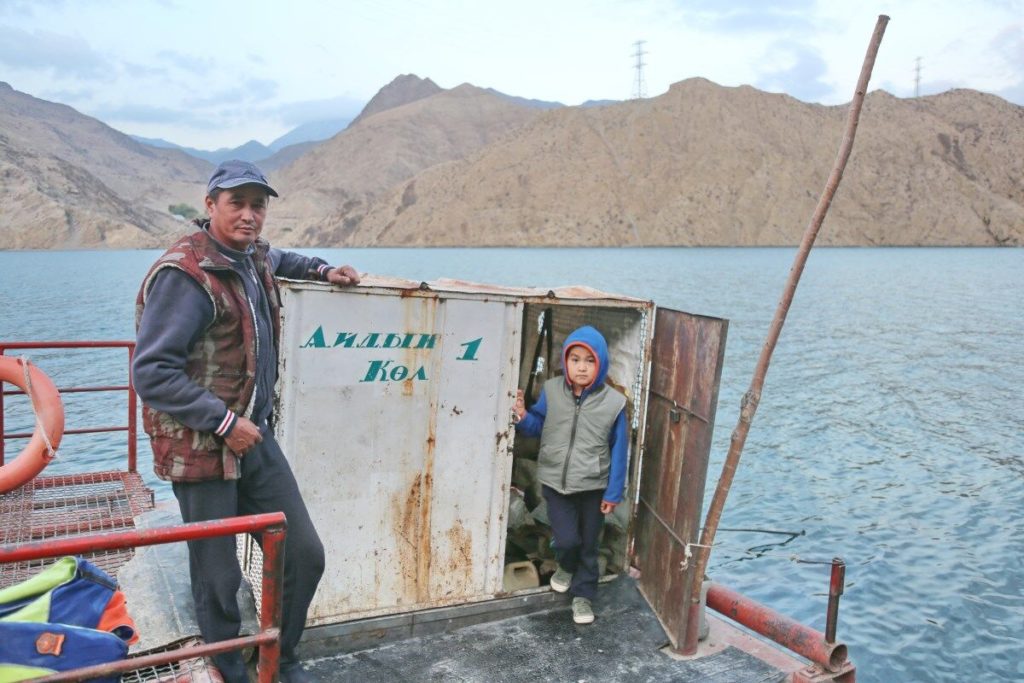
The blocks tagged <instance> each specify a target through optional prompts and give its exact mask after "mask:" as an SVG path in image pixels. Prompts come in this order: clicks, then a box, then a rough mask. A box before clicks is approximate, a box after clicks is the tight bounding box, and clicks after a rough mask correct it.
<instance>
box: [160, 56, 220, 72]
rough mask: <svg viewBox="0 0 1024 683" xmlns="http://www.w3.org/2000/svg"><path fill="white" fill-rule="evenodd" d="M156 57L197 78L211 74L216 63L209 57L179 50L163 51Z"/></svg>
mask: <svg viewBox="0 0 1024 683" xmlns="http://www.w3.org/2000/svg"><path fill="white" fill-rule="evenodd" d="M156 57H157V59H159V60H160V61H162V62H165V63H167V64H169V65H171V66H173V67H175V68H178V69H181V70H182V71H187V72H189V73H192V74H196V75H197V76H205V75H207V74H209V73H210V71H212V70H213V65H214V61H213V60H212V59H210V58H209V57H205V56H203V57H196V56H194V55H187V54H185V53H184V52H178V51H177V50H161V51H160V52H157V53H156Z"/></svg>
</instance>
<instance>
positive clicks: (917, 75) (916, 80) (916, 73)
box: [914, 57, 921, 97]
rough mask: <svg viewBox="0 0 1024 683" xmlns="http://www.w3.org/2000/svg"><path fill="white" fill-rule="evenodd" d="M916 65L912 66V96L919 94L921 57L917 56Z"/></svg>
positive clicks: (918, 95)
mask: <svg viewBox="0 0 1024 683" xmlns="http://www.w3.org/2000/svg"><path fill="white" fill-rule="evenodd" d="M916 61H917V66H915V67H914V97H920V96H921V58H920V57H918V58H917V60H916Z"/></svg>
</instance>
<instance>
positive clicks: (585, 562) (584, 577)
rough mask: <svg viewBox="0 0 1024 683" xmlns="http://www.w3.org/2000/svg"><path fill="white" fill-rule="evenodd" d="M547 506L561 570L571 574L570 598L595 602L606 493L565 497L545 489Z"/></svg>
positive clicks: (571, 494) (543, 491) (572, 494)
mask: <svg viewBox="0 0 1024 683" xmlns="http://www.w3.org/2000/svg"><path fill="white" fill-rule="evenodd" d="M541 492H542V493H543V495H544V500H546V501H547V504H548V520H549V521H550V522H551V530H552V531H553V532H554V534H555V557H556V558H557V559H558V564H559V566H561V567H562V569H564V570H565V571H567V572H572V583H571V584H570V585H569V594H570V595H572V596H574V597H577V598H586V599H587V600H593V599H594V598H595V597H596V596H597V580H598V579H599V578H600V577H599V576H598V565H597V556H598V553H597V550H598V538H599V537H600V535H601V525H602V524H604V515H602V514H601V498H602V496H603V495H604V491H603V490H597V491H583V492H581V493H570V494H568V495H563V494H561V493H559V492H558V491H555V490H554V489H552V488H550V487H548V486H543V487H542V488H541Z"/></svg>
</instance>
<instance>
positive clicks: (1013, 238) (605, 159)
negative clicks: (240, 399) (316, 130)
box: [332, 79, 1024, 246]
mask: <svg viewBox="0 0 1024 683" xmlns="http://www.w3.org/2000/svg"><path fill="white" fill-rule="evenodd" d="M846 113H847V106H845V105H844V106H836V107H825V106H821V105H814V104H806V103H803V102H800V101H797V100H795V99H793V98H790V97H788V96H785V95H775V94H769V93H765V92H761V91H758V90H755V89H754V88H750V87H739V88H724V87H720V86H718V85H715V84H713V83H711V82H709V81H706V80H703V79H692V80H688V81H684V82H682V83H677V84H675V85H673V86H672V87H671V89H670V90H669V92H667V93H666V94H664V95H662V96H660V97H655V98H651V99H646V100H641V101H631V102H625V103H620V104H614V105H608V106H604V107H595V108H582V107H571V108H564V109H556V110H551V111H547V112H545V113H544V114H543V115H541V116H538V117H536V118H535V119H534V120H532V121H531V122H529V123H528V124H527V125H525V126H522V127H520V128H518V129H516V130H514V131H511V132H510V133H509V134H508V135H506V136H505V137H504V138H502V139H501V140H499V141H497V142H495V143H492V144H490V145H488V146H486V147H483V148H481V149H480V150H478V151H477V152H475V153H474V154H472V155H470V156H469V157H467V158H465V159H461V160H458V161H455V162H452V163H448V164H443V165H438V166H435V167H432V168H429V169H427V170H425V171H423V172H422V173H419V174H417V175H416V176H415V177H414V178H411V179H409V180H407V181H405V182H404V183H401V184H400V185H399V186H398V187H395V188H393V189H392V190H391V192H390V193H389V195H388V196H387V197H384V198H381V199H379V200H378V201H376V202H375V203H374V205H373V206H372V207H371V208H370V210H369V211H368V212H367V214H366V216H365V217H364V218H363V219H362V220H361V222H360V224H359V225H358V228H357V229H355V230H353V231H351V232H350V233H341V234H337V235H334V236H333V237H334V240H332V242H341V243H346V244H352V245H381V244H387V245H431V246H441V245H452V246H455V245H460V246H461V245H481V246H482V245H531V246H539V245H550V246H570V245H583V244H589V245H594V246H618V245H642V246H653V245H794V244H797V243H798V242H799V239H800V236H801V234H802V233H803V230H804V228H805V227H806V224H807V222H808V220H809V219H810V217H811V215H812V213H813V210H814V207H815V204H816V203H817V200H818V197H819V196H820V194H821V191H822V188H823V187H824V184H825V181H826V179H827V177H828V174H829V172H830V170H831V167H832V164H833V162H834V159H835V154H836V150H837V148H838V146H839V142H840V140H841V137H842V133H843V127H844V123H845V118H846ZM1022 149H1024V108H1022V107H1019V106H1016V105H1013V104H1010V103H1008V102H1006V101H1004V100H1001V99H999V98H997V97H994V96H990V95H984V94H981V93H978V92H974V91H953V92H949V93H946V94H943V95H938V96H934V97H925V98H920V99H912V100H900V99H897V98H895V97H892V96H891V95H888V94H887V93H884V92H874V93H871V94H870V95H869V96H868V98H867V101H866V105H865V107H864V110H863V112H862V116H861V123H860V128H859V131H858V137H857V140H856V145H855V148H854V152H853V155H852V157H851V159H850V162H849V165H848V167H847V170H846V175H845V177H844V180H843V182H842V184H841V186H840V188H839V192H838V194H837V195H836V197H835V200H834V201H833V204H832V207H831V211H830V213H829V216H828V219H827V221H826V223H825V227H824V229H823V230H822V232H821V235H820V237H819V243H821V244H832V245H999V244H1005V245H1020V244H1022V243H1024V187H1022V185H1021V179H1022V178H1024V158H1022V157H1021V155H1020V153H1019V152H1020V150H1022Z"/></svg>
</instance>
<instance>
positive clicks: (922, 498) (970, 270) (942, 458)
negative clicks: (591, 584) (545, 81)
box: [0, 249, 1024, 682]
mask: <svg viewBox="0 0 1024 683" xmlns="http://www.w3.org/2000/svg"><path fill="white" fill-rule="evenodd" d="M307 253H319V254H320V255H323V256H324V257H325V258H328V259H330V260H332V261H335V262H342V261H343V262H349V263H352V264H354V265H356V266H357V267H358V268H359V269H360V270H363V271H369V272H373V273H378V274H388V275H397V276H401V277H406V278H410V279H422V280H427V279H435V278H438V277H456V278H463V279H469V280H477V281H485V282H495V283H499V284H516V285H536V286H543V287H552V286H558V285H563V284H585V285H590V286H593V287H596V288H598V289H604V290H606V291H612V292H618V293H623V294H630V295H634V296H639V297H645V298H651V299H654V300H655V301H656V302H657V303H658V304H659V305H662V306H668V307H672V308H678V309H682V310H685V311H689V312H693V313H701V314H706V315H712V316H717V317H723V318H728V319H729V320H730V328H729V338H728V346H727V350H726V360H725V370H724V372H723V375H722V389H721V392H720V396H719V408H718V417H717V423H716V424H717V429H716V434H715V440H714V448H713V451H714V452H713V460H712V464H711V468H710V470H709V478H710V480H711V483H710V484H709V487H711V488H713V486H714V481H715V480H716V479H717V475H718V472H719V471H720V468H721V461H722V458H723V457H724V454H725V452H726V450H727V448H728V440H729V439H728V437H729V433H730V432H731V430H732V428H733V426H734V425H735V423H736V419H737V415H738V412H739V401H740V397H741V396H742V394H743V393H744V392H745V391H746V389H747V387H748V386H749V383H750V376H751V373H752V372H753V368H754V365H755V364H756V362H757V356H758V354H759V352H760V348H761V344H762V343H763V340H764V336H765V333H766V332H767V328H768V323H769V322H770V320H771V318H772V315H773V314H774V310H775V306H776V303H777V301H778V298H779V296H780V293H781V291H782V286H783V283H784V282H785V278H786V276H787V273H788V271H789V267H790V264H791V262H792V258H793V254H794V250H793V249H594V250H588V249H564V250H533V249H436V250H425V249H424V250H405V249H359V250H348V251H345V252H341V251H339V250H317V251H316V252H312V251H311V252H307ZM157 254H158V252H155V251H117V252H0V301H2V302H3V307H2V311H0V339H3V340H6V341H19V340H35V339H42V340H59V339H70V340H83V339H130V338H131V337H132V335H133V306H134V299H135V293H136V289H137V287H138V284H139V281H140V279H141V277H142V275H143V274H144V273H145V272H146V270H147V268H148V267H149V265H150V263H151V262H152V261H153V259H154V258H155V257H156V256H157ZM1022 301H1024V250H1020V249H1017V250H1010V249H1006V250H998V249H816V250H815V251H814V253H813V254H812V255H811V258H810V260H809V261H808V265H807V269H806V271H805V272H804V276H803V281H802V282H801V285H800V289H799V290H798V292H797V296H796V299H795V301H794V304H793V307H792V309H791V311H790V315H789V320H788V321H787V324H786V328H785V329H784V331H783V333H782V337H781V340H780V343H779V346H778V348H777V350H776V352H775V356H774V359H773V363H772V366H771V369H770V371H769V373H768V377H767V381H766V384H765V387H764V391H763V394H762V399H761V405H760V408H759V411H758V413H757V416H756V418H755V420H754V424H753V427H752V429H751V432H750V436H749V438H748V440H747V445H746V450H745V452H744V455H743V461H742V462H741V464H740V468H739V472H738V474H737V477H736V480H735V482H734V484H733V487H732V493H731V495H730V499H729V502H728V505H727V506H726V510H725V514H724V516H723V519H722V527H726V528H742V529H761V530H766V531H767V530H775V531H778V530H782V531H793V532H803V535H800V536H797V537H795V538H792V539H791V540H790V541H789V542H788V543H786V544H785V545H771V544H777V543H780V542H782V541H784V540H785V539H786V538H788V537H785V536H778V535H773V534H767V533H760V532H729V531H721V532H720V533H719V536H718V541H719V543H720V546H719V547H718V548H716V550H715V552H714V554H713V556H712V560H711V566H710V574H711V575H712V578H715V579H717V580H719V581H721V582H722V583H725V584H726V585H729V586H731V587H734V588H736V589H738V590H740V591H742V592H744V593H747V594H749V595H751V596H752V597H754V598H755V599H757V600H760V601H762V602H764V603H766V604H768V605H770V606H772V607H774V608H775V609H778V610H779V611H781V612H783V613H786V614H789V615H791V616H793V617H794V618H796V619H798V620H800V621H802V622H804V623H806V624H809V625H811V626H813V627H815V628H818V629H823V628H824V620H825V617H824V615H825V605H826V599H827V598H826V594H827V584H828V568H827V567H826V566H824V565H822V564H814V563H810V562H815V561H827V560H829V559H831V558H832V557H833V556H840V557H843V558H844V559H845V560H846V562H847V565H848V567H847V573H846V578H847V588H846V593H845V595H844V596H843V598H842V604H841V608H840V621H839V637H840V639H842V640H844V641H845V642H846V643H847V644H848V645H849V647H850V652H851V655H852V657H853V659H854V660H855V662H856V663H857V666H858V673H859V680H862V681H882V682H893V681H895V682H904V681H964V680H973V681H1016V680H1024V562H1022V558H1024V403H1022V400H1021V393H1022V390H1024V362H1022V357H1024V303H1022ZM119 354H120V355H119ZM32 357H33V358H34V359H35V360H36V361H37V362H38V363H39V364H40V365H42V366H43V367H44V369H46V370H47V371H48V372H49V373H50V374H51V375H54V376H57V377H58V378H59V383H61V384H71V383H73V381H74V382H78V383H83V382H85V383H87V382H88V381H89V380H90V378H92V377H97V378H98V377H102V376H103V375H102V372H105V371H106V368H105V367H102V366H99V367H98V366H96V365H95V364H94V363H87V362H85V361H83V360H81V359H80V358H75V357H72V356H69V355H68V354H65V353H60V354H46V353H34V354H33V355H32ZM123 357H124V355H123V352H117V353H112V354H111V355H110V360H109V361H104V363H116V362H118V361H119V360H121V359H123ZM72 380H73V381H72ZM78 398H80V397H74V396H69V397H68V400H67V403H68V414H69V424H70V423H71V422H72V421H73V420H75V419H76V416H84V415H85V414H86V413H87V410H86V408H85V406H84V404H83V403H82V402H81V401H80V400H78ZM97 398H99V395H91V396H90V397H89V401H93V402H94V401H96V399H97ZM102 400H106V399H102ZM111 400H114V399H111ZM119 400H122V403H123V399H119ZM122 403H117V402H115V403H113V404H112V405H110V404H109V401H108V405H109V406H110V407H111V409H117V410H123V408H122V407H120V406H121V405H122ZM14 426H15V425H14V424H13V423H11V424H9V428H11V427H14ZM22 426H24V425H22ZM73 439H75V437H68V438H67V439H66V440H65V446H64V447H63V448H62V458H63V461H64V462H62V463H55V464H54V465H53V466H51V467H52V468H55V469H57V470H59V469H60V468H61V467H66V466H70V465H74V467H76V468H77V467H80V466H81V465H82V464H83V463H86V464H91V463H98V464H106V465H107V466H113V465H117V466H120V465H121V463H123V457H124V456H123V452H124V445H123V444H124V437H123V435H120V436H109V435H108V436H99V437H81V438H80V439H79V440H76V441H73ZM118 439H120V440H118ZM83 443H86V444H88V445H87V446H82V445H80V444H83ZM141 447H142V448H141V453H142V454H143V455H142V457H141V463H142V464H141V465H140V469H142V470H143V471H145V472H146V473H147V474H148V472H149V469H150V464H149V460H148V458H149V455H148V451H147V450H146V446H145V440H143V443H142V444H141ZM72 460H73V461H74V462H70V464H69V461H72ZM150 483H151V485H153V486H154V487H156V488H157V489H158V495H160V496H161V497H167V496H168V492H167V488H166V487H165V486H163V485H161V484H160V483H159V482H156V481H154V480H152V477H150ZM709 499H710V494H708V495H707V496H706V498H705V500H706V501H707V500H709ZM808 561H810V562H808Z"/></svg>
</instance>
